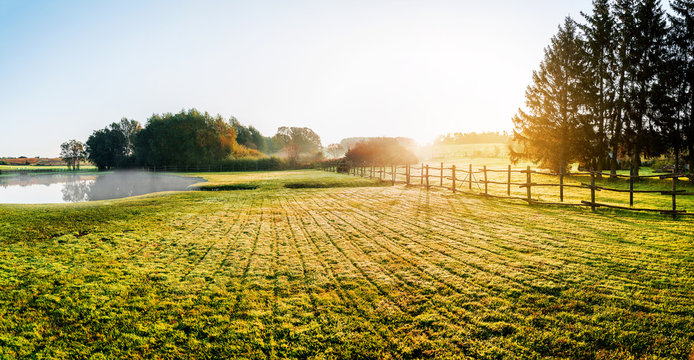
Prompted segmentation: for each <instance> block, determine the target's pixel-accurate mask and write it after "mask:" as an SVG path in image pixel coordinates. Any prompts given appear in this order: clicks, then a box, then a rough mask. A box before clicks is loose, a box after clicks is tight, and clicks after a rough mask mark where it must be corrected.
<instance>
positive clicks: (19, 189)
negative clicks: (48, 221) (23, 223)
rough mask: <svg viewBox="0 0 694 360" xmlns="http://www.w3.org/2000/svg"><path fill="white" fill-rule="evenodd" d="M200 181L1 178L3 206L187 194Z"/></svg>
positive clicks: (131, 175)
mask: <svg viewBox="0 0 694 360" xmlns="http://www.w3.org/2000/svg"><path fill="white" fill-rule="evenodd" d="M201 181H203V180H202V179H199V178H184V177H180V176H175V175H168V174H157V173H149V172H140V171H127V172H126V171H124V172H113V173H107V174H100V175H76V174H54V175H20V176H12V177H3V178H0V203H21V204H36V203H56V202H58V203H59V202H81V201H95V200H106V199H117V198H123V197H129V196H136V195H143V194H149V193H153V192H160V191H179V190H186V189H187V188H188V186H190V185H192V184H195V183H198V182H201Z"/></svg>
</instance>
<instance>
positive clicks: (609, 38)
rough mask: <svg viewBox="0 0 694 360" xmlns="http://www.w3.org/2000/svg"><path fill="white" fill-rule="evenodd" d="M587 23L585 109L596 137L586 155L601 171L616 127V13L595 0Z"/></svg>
mask: <svg viewBox="0 0 694 360" xmlns="http://www.w3.org/2000/svg"><path fill="white" fill-rule="evenodd" d="M581 15H582V16H583V18H584V19H585V20H586V22H587V24H585V25H579V27H580V28H581V30H582V31H583V33H584V37H585V42H584V49H585V56H586V65H587V67H586V71H585V72H584V81H583V83H584V90H585V108H586V112H587V116H586V120H587V122H588V124H587V125H589V126H590V128H591V130H592V131H589V130H588V129H586V130H584V132H583V133H584V134H585V135H587V136H590V134H592V135H593V139H591V140H592V141H590V144H587V145H589V146H590V152H589V153H588V154H586V155H588V156H590V157H591V158H593V159H594V160H595V163H596V164H595V165H596V169H597V170H598V171H600V172H602V170H603V167H604V164H605V160H606V159H607V158H608V155H607V153H608V147H609V138H610V137H613V136H615V135H614V132H615V130H618V129H616V126H614V124H612V123H611V122H612V121H614V116H612V114H613V111H614V106H615V104H614V102H615V73H614V65H615V61H616V54H615V51H614V49H615V45H616V40H615V31H616V23H615V18H614V14H613V13H612V12H611V11H610V1H609V0H593V13H592V14H591V15H586V14H585V13H581Z"/></svg>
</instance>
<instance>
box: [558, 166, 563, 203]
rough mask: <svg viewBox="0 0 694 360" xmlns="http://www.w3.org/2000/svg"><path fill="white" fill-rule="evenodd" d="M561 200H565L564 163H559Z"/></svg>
mask: <svg viewBox="0 0 694 360" xmlns="http://www.w3.org/2000/svg"><path fill="white" fill-rule="evenodd" d="M559 201H560V202H564V165H559Z"/></svg>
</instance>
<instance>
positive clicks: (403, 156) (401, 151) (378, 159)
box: [345, 138, 417, 166]
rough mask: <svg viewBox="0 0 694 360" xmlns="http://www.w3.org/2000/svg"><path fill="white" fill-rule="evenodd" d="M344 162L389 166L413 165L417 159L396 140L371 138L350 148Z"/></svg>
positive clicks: (359, 164)
mask: <svg viewBox="0 0 694 360" xmlns="http://www.w3.org/2000/svg"><path fill="white" fill-rule="evenodd" d="M345 160H347V161H348V162H350V163H351V164H352V165H356V166H364V165H369V166H389V165H404V164H414V163H416V162H417V157H416V156H415V155H414V154H413V153H412V152H411V151H410V150H408V149H407V148H406V147H405V146H403V145H402V144H401V143H400V142H399V141H398V140H397V139H394V138H372V139H369V140H366V141H362V142H358V143H357V144H355V145H354V146H353V147H352V148H350V149H349V150H348V151H347V154H345Z"/></svg>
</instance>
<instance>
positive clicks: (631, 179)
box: [629, 166, 634, 207]
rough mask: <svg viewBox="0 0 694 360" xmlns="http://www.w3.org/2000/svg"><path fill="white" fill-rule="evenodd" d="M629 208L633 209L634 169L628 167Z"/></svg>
mask: <svg viewBox="0 0 694 360" xmlns="http://www.w3.org/2000/svg"><path fill="white" fill-rule="evenodd" d="M629 206H630V207H634V167H633V166H630V167H629Z"/></svg>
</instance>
